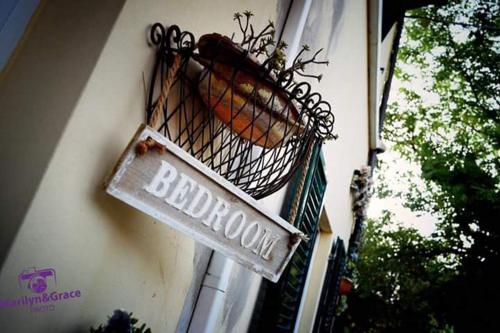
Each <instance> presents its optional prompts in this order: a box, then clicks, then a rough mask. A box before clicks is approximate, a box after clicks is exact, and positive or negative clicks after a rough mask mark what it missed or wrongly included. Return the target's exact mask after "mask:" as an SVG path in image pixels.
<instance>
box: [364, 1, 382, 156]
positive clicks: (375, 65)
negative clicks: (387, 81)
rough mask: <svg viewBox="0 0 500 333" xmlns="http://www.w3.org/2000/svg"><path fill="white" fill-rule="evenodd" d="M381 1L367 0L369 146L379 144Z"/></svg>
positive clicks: (372, 146)
mask: <svg viewBox="0 0 500 333" xmlns="http://www.w3.org/2000/svg"><path fill="white" fill-rule="evenodd" d="M382 2H383V0H368V115H369V116H368V117H369V133H370V138H369V140H370V148H371V149H377V148H378V147H379V146H380V138H379V134H380V133H379V116H380V115H379V106H380V104H379V103H380V81H381V73H380V52H379V50H380V44H381V41H380V37H381V35H382Z"/></svg>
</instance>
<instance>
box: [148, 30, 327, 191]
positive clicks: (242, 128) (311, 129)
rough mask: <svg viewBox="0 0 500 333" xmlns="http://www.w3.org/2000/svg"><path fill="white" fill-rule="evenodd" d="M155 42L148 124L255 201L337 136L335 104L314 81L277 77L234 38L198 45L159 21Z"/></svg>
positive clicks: (215, 37)
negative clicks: (321, 143) (314, 89)
mask: <svg viewBox="0 0 500 333" xmlns="http://www.w3.org/2000/svg"><path fill="white" fill-rule="evenodd" d="M150 42H151V43H152V44H153V45H154V46H155V47H156V48H157V52H156V61H155V64H154V67H153V73H152V75H151V81H150V84H149V90H148V93H147V94H148V97H147V118H148V123H156V124H157V126H156V129H157V130H158V131H159V132H160V133H162V134H163V135H165V136H166V137H167V138H168V139H169V140H171V141H172V142H174V143H175V144H177V145H178V146H179V147H181V148H182V149H184V150H185V151H187V152H188V153H190V154H191V155H192V156H194V157H195V158H197V159H199V160H200V161H202V162H203V163H205V164H206V165H207V166H208V167H210V168H211V169H213V170H214V171H216V172H217V173H219V174H220V175H221V176H223V177H224V178H226V179H227V180H229V181H230V182H232V183H233V184H234V185H236V186H237V187H239V188H241V189H242V190H243V191H245V192H247V193H248V194H250V195H251V196H253V197H254V198H256V199H259V198H263V197H265V196H268V195H270V194H272V193H273V192H275V191H277V190H279V189H280V188H281V187H282V186H284V185H285V184H286V183H287V181H288V180H289V179H290V177H291V176H292V175H293V173H294V171H295V170H296V169H297V168H298V167H299V166H300V165H301V164H302V163H303V162H304V161H305V160H306V158H307V156H308V152H309V151H310V150H311V149H312V147H313V145H314V144H315V143H316V142H317V141H318V140H320V141H322V140H324V139H327V138H330V137H332V134H331V133H332V128H333V122H334V117H333V114H332V113H331V107H330V104H329V103H327V102H326V101H324V100H322V98H321V95H320V94H318V93H315V92H312V91H311V86H310V84H309V83H306V82H301V83H296V82H295V81H294V75H293V74H294V73H293V72H286V71H284V72H282V73H280V75H278V76H276V75H273V74H272V73H271V72H270V70H269V69H268V67H267V66H266V64H265V63H262V64H261V63H259V62H258V61H257V60H256V59H255V58H254V57H253V56H252V55H251V54H249V52H248V51H246V50H244V49H243V48H241V47H239V46H238V45H237V44H235V43H233V42H232V41H231V40H230V39H229V38H227V37H223V36H221V35H218V34H209V35H204V36H202V37H201V38H200V39H199V40H198V42H195V37H194V35H193V34H191V33H190V32H187V31H184V32H183V31H181V30H180V29H179V28H178V27H177V26H170V27H169V28H168V29H167V28H166V27H164V26H163V25H161V24H159V23H156V24H154V25H153V26H152V28H151V32H150ZM165 92H166V94H165ZM162 95H163V96H162ZM155 109H158V110H160V112H159V114H160V119H159V121H155V122H152V120H153V119H151V117H154V115H155V114H158V113H157V112H153V111H154V110H155Z"/></svg>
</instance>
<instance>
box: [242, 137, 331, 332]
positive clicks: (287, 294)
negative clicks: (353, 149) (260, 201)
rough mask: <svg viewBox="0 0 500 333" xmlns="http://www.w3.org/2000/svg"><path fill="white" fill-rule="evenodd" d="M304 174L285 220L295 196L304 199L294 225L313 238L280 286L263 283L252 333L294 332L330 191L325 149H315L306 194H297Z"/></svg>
mask: <svg viewBox="0 0 500 333" xmlns="http://www.w3.org/2000/svg"><path fill="white" fill-rule="evenodd" d="M301 174H302V172H298V173H297V176H296V177H295V178H294V181H293V182H292V184H291V185H290V189H289V192H288V193H289V194H292V195H289V196H288V197H287V200H286V202H287V203H288V205H285V207H284V209H283V213H282V216H283V217H284V218H287V217H288V213H289V212H290V210H291V206H290V205H291V202H293V201H294V200H293V199H294V198H293V197H294V195H300V196H301V197H300V202H299V208H298V211H297V215H296V219H295V221H294V222H293V224H294V225H295V226H296V227H297V228H298V229H299V230H301V231H302V232H303V233H304V234H306V235H307V236H308V237H309V241H307V242H305V241H302V242H301V243H300V245H299V246H298V248H297V250H296V252H295V254H294V256H293V257H292V259H291V260H290V262H289V264H288V266H287V268H286V270H285V271H284V272H283V275H282V277H281V279H280V280H279V281H278V283H276V284H273V283H270V282H268V281H263V283H262V287H261V291H260V294H259V299H258V301H257V305H256V309H255V311H254V316H253V320H252V324H251V327H250V331H255V332H257V331H259V332H264V331H265V332H293V330H294V327H295V323H296V321H297V316H298V314H299V308H300V303H301V301H302V296H303V295H302V294H303V291H304V287H305V283H306V279H307V274H308V272H309V266H310V262H311V258H312V253H313V249H314V244H315V241H316V238H317V235H318V231H319V218H320V215H321V208H322V204H323V199H324V194H325V190H326V174H325V163H324V158H323V155H322V154H321V145H320V144H317V145H315V146H314V150H313V153H312V156H311V162H310V165H309V169H308V171H307V175H306V178H305V182H304V187H303V190H302V193H296V192H297V184H298V183H299V182H300V177H301Z"/></svg>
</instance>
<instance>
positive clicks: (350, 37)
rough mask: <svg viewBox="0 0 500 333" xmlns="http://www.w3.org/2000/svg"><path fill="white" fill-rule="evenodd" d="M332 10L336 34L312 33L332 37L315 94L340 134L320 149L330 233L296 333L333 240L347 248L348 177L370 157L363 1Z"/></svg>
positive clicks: (322, 242)
mask: <svg viewBox="0 0 500 333" xmlns="http://www.w3.org/2000/svg"><path fill="white" fill-rule="evenodd" d="M335 5H336V7H335V8H337V14H336V15H333V16H332V17H333V19H336V20H337V21H338V22H335V24H334V25H332V26H333V27H334V31H333V32H332V33H329V32H328V31H326V32H324V30H325V29H323V30H317V31H316V34H317V33H320V36H319V37H318V39H319V40H321V38H322V36H321V33H323V34H325V33H327V34H329V35H330V36H331V35H333V36H334V39H333V42H332V44H331V47H330V50H329V54H328V56H329V60H330V65H329V66H328V67H326V68H323V69H321V71H322V72H323V74H324V75H323V79H322V81H321V84H318V85H317V89H318V91H319V92H320V93H321V94H322V95H323V96H324V97H325V99H326V100H328V101H330V102H331V104H332V108H333V113H334V115H335V133H336V134H338V135H339V138H338V139H337V140H336V141H329V142H327V143H326V144H325V145H324V146H323V152H324V154H325V160H326V169H327V177H328V187H327V191H326V194H325V202H324V213H325V215H326V216H324V217H323V218H325V219H327V220H328V223H329V224H330V226H331V231H332V233H328V232H327V230H325V231H322V232H321V233H320V237H319V238H318V242H319V245H318V246H317V251H316V253H315V255H314V261H313V263H312V267H311V269H310V274H311V278H310V279H309V285H308V287H307V291H308V292H307V295H305V299H304V300H303V302H305V304H304V306H303V311H302V313H301V316H300V319H299V325H298V327H297V329H298V332H310V331H311V330H312V328H313V325H314V319H315V315H316V311H317V306H318V302H319V298H320V295H321V289H322V286H323V278H324V274H325V271H326V265H327V260H328V256H329V254H330V251H331V247H332V243H333V241H334V240H335V239H336V238H337V236H339V237H340V238H342V239H343V240H344V242H345V244H346V246H347V244H348V243H349V237H350V234H351V231H352V226H353V222H354V220H353V215H352V211H351V204H352V201H351V195H350V184H351V179H352V174H353V171H354V170H355V169H359V168H360V167H361V166H363V165H366V164H367V158H368V140H369V139H368V98H367V96H368V33H367V29H368V27H367V1H361V0H355V1H339V0H337V1H334V6H335ZM323 15H328V14H323ZM316 20H317V18H316V19H315V20H312V22H315V21H316ZM311 24H313V23H311ZM322 225H325V223H322ZM324 229H326V228H324Z"/></svg>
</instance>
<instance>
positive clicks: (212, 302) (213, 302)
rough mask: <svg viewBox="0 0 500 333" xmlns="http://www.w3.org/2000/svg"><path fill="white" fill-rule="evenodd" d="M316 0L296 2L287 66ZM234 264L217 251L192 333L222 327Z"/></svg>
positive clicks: (288, 30)
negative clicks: (223, 312)
mask: <svg viewBox="0 0 500 333" xmlns="http://www.w3.org/2000/svg"><path fill="white" fill-rule="evenodd" d="M311 3H312V0H295V1H294V2H293V4H292V8H291V9H290V14H289V16H288V20H287V23H286V25H285V26H284V28H283V36H282V39H283V40H284V41H286V42H287V44H288V49H287V64H286V66H287V67H288V66H290V65H291V62H292V61H293V58H294V57H295V55H296V54H297V52H298V51H299V47H300V39H301V37H302V32H303V31H304V26H305V24H306V20H307V15H308V14H309V9H310V8H311ZM233 266H234V262H233V261H232V260H231V259H228V258H226V257H224V256H223V255H222V254H220V253H218V252H216V251H214V252H213V255H212V259H211V260H210V264H209V266H208V269H207V272H206V273H205V277H204V279H203V283H202V285H201V288H200V293H199V296H198V300H197V301H196V305H195V308H194V311H193V315H192V317H191V322H190V323H189V328H188V332H189V333H212V332H216V331H217V330H218V328H219V323H220V319H221V318H220V315H221V314H222V309H223V308H224V301H225V297H226V291H227V287H228V285H229V280H230V276H231V271H232V269H233Z"/></svg>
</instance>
